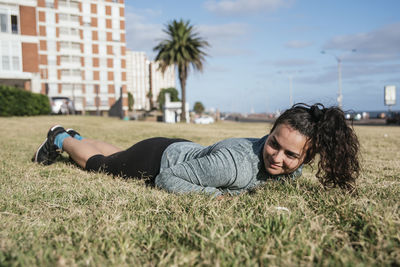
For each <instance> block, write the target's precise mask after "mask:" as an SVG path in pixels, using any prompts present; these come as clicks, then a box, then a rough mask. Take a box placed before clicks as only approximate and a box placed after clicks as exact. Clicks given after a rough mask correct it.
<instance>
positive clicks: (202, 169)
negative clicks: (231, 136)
mask: <svg viewBox="0 0 400 267" xmlns="http://www.w3.org/2000/svg"><path fill="white" fill-rule="evenodd" d="M235 156H236V157H235ZM237 162H238V158H237V155H235V152H234V151H231V150H229V149H227V148H222V149H220V150H218V151H216V152H214V153H211V154H209V155H206V156H203V157H200V158H195V159H191V160H188V161H184V162H181V163H178V164H177V165H174V166H171V167H169V168H166V169H164V170H162V171H161V172H160V174H159V175H157V177H156V179H155V184H156V186H158V187H161V188H164V189H166V190H167V191H169V192H173V193H189V192H204V193H209V194H214V195H216V196H217V195H220V194H222V191H221V189H224V188H228V187H229V186H230V185H232V184H233V183H235V181H236V179H237V177H238V164H237Z"/></svg>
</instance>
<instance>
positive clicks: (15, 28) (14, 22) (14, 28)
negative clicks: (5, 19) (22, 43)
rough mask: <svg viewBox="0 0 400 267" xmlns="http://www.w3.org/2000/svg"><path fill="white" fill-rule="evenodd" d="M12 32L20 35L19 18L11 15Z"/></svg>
mask: <svg viewBox="0 0 400 267" xmlns="http://www.w3.org/2000/svg"><path fill="white" fill-rule="evenodd" d="M11 32H12V33H18V17H17V16H16V15H11Z"/></svg>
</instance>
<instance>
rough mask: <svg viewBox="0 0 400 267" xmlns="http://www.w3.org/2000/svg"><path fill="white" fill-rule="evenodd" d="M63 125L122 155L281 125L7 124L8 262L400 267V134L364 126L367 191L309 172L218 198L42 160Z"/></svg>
mask: <svg viewBox="0 0 400 267" xmlns="http://www.w3.org/2000/svg"><path fill="white" fill-rule="evenodd" d="M57 123H61V124H62V125H64V126H65V127H73V128H75V129H77V130H78V131H79V132H80V133H81V134H82V135H83V136H87V137H91V138H95V139H101V140H105V141H108V142H110V143H112V144H115V145H117V146H120V147H122V148H127V147H129V146H130V145H132V144H133V143H134V142H137V141H140V140H142V139H144V138H147V137H153V136H167V137H183V138H186V139H190V140H193V141H195V142H198V143H201V144H204V145H208V144H212V143H213V142H216V141H218V140H221V139H224V138H229V137H261V136H263V135H264V134H265V133H266V132H268V131H269V129H270V127H271V125H268V124H245V123H217V124H214V125H184V124H178V125H166V124H161V123H149V122H147V123H146V122H126V121H121V120H117V119H111V118H98V117H73V116H70V117H66V116H65V117H55V116H53V117H50V116H49V117H22V118H20V117H18V118H0V125H1V127H0V137H1V138H0V266H8V265H10V266H18V265H23V266H49V265H50V266H55V265H56V266H74V265H76V266H83V265H91V266H93V265H94V266H99V265H100V266H104V265H107V266H127V265H130V266H132V265H133V266H136V265H150V266H154V265H157V266H180V265H185V266H189V265H211V266H239V265H240V266H241V265H247V266H249V265H250V266H252V265H262V266H266V265H270V266H277V265H279V266H287V265H291V266H293V265H317V266H364V265H368V266H371V265H372V266H374V265H375V266H399V265H400V215H399V214H400V208H399V203H400V202H399V199H400V160H399V159H400V127H367V126H364V127H363V126H359V127H356V131H357V133H358V135H359V137H360V141H361V145H362V166H363V170H362V174H361V177H360V178H359V180H358V194H357V195H352V196H350V195H348V194H345V193H343V192H341V191H340V190H330V191H326V190H323V189H322V188H321V187H320V185H319V184H318V181H317V180H316V179H315V177H314V175H313V170H312V169H311V168H306V169H305V171H304V174H303V177H302V178H300V179H299V180H298V181H295V182H290V183H281V182H270V183H267V184H266V185H265V186H264V187H262V188H260V189H258V190H256V191H255V192H253V193H251V194H243V195H240V196H237V197H226V198H224V199H222V200H216V199H212V198H210V197H208V196H205V195H173V194H168V193H166V192H164V191H162V190H159V189H156V188H150V187H146V186H145V185H144V183H143V182H142V181H137V180H123V179H121V178H114V177H111V176H107V175H104V174H99V173H97V174H96V173H87V172H85V171H83V170H81V169H80V168H78V167H76V166H75V165H73V164H71V163H69V160H68V157H67V155H64V159H63V160H62V161H60V162H57V163H56V164H53V165H51V166H40V165H37V164H33V163H31V161H30V159H31V157H32V155H33V152H34V151H35V149H36V148H37V146H38V145H39V144H40V143H41V142H42V141H43V139H44V137H45V135H46V133H47V130H48V128H49V127H50V126H51V125H53V124H57ZM277 207H285V208H287V209H288V211H287V210H284V209H277Z"/></svg>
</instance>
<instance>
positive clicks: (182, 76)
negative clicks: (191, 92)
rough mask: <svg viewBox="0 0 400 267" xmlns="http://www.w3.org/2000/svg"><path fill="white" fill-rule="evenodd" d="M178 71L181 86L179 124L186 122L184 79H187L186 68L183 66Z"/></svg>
mask: <svg viewBox="0 0 400 267" xmlns="http://www.w3.org/2000/svg"><path fill="white" fill-rule="evenodd" d="M178 71H179V82H180V84H181V90H182V113H181V122H187V121H186V78H187V67H186V66H184V67H182V68H181V69H179V70H178Z"/></svg>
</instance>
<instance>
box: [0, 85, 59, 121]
mask: <svg viewBox="0 0 400 267" xmlns="http://www.w3.org/2000/svg"><path fill="white" fill-rule="evenodd" d="M50 111H51V108H50V102H49V98H48V97H47V96H45V95H42V94H35V93H31V92H28V91H24V90H23V89H18V88H15V87H11V86H3V85H0V116H32V115H44V114H49V113H50Z"/></svg>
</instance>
